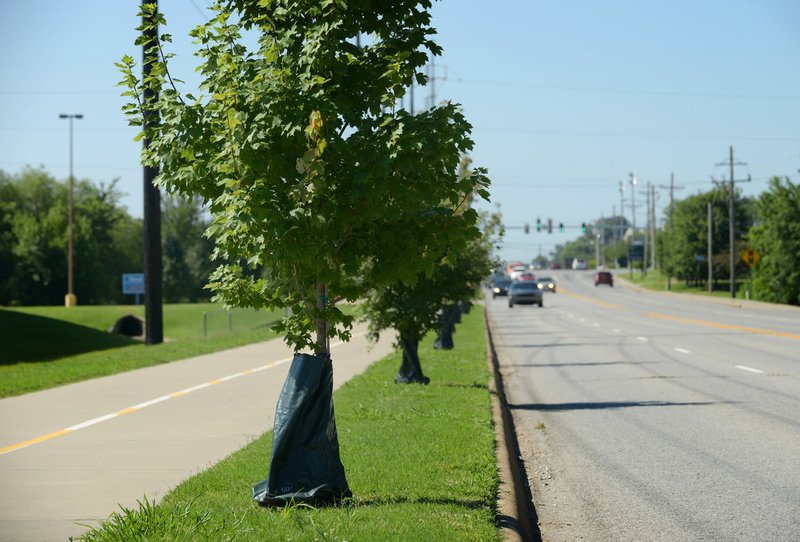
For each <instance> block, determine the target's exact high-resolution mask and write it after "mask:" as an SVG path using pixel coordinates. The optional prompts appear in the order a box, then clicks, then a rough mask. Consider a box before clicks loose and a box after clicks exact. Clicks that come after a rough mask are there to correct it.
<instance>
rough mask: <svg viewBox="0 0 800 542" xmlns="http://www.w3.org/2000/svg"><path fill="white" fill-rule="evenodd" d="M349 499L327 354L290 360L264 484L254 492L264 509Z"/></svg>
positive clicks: (277, 410) (296, 356)
mask: <svg viewBox="0 0 800 542" xmlns="http://www.w3.org/2000/svg"><path fill="white" fill-rule="evenodd" d="M348 497H352V493H351V492H350V488H349V487H348V485H347V480H346V478H345V473H344V465H342V461H341V459H340V457H339V437H338V434H337V432H336V420H335V418H334V414H333V365H332V363H331V358H330V355H329V354H316V355H312V354H295V356H294V359H293V360H292V365H291V367H290V369H289V374H288V375H287V377H286V382H285V383H284V384H283V389H282V390H281V394H280V397H279V398H278V405H277V407H276V409H275V428H274V430H273V435H272V455H271V457H270V464H269V474H268V475H267V479H266V480H264V481H263V482H260V483H258V484H256V485H255V486H254V487H253V499H254V500H256V501H258V502H259V503H261V504H263V505H268V506H283V505H285V504H287V503H291V502H306V503H311V504H333V503H337V502H338V501H340V500H342V499H344V498H348Z"/></svg>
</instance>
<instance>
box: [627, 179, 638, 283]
mask: <svg viewBox="0 0 800 542" xmlns="http://www.w3.org/2000/svg"><path fill="white" fill-rule="evenodd" d="M630 178H631V218H632V219H633V221H632V225H631V227H632V228H633V233H632V234H631V244H630V246H633V245H635V244H636V184H637V183H638V181H637V180H636V175H634V174H633V172H631V174H630ZM628 273H630V274H631V275H633V259H632V258H631V257H630V249H629V250H628Z"/></svg>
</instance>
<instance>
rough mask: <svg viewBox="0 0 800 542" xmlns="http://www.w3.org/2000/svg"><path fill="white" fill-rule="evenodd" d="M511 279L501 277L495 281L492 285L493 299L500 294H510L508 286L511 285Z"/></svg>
mask: <svg viewBox="0 0 800 542" xmlns="http://www.w3.org/2000/svg"><path fill="white" fill-rule="evenodd" d="M511 282H512V281H511V279H509V278H499V279H497V280H495V281H494V285H493V286H492V299H494V298H495V297H497V296H499V295H508V288H509V287H510V286H511Z"/></svg>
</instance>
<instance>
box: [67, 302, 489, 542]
mask: <svg viewBox="0 0 800 542" xmlns="http://www.w3.org/2000/svg"><path fill="white" fill-rule="evenodd" d="M457 330H458V331H457V333H456V335H455V338H456V347H455V349H453V350H448V351H444V350H434V349H433V348H432V343H433V338H434V337H433V336H432V335H428V336H427V337H426V338H425V339H424V340H423V342H422V343H421V345H420V349H419V354H420V357H421V358H422V359H423V362H424V363H425V372H426V374H427V375H428V376H429V377H430V378H431V382H430V385H428V386H422V385H416V384H405V385H402V384H394V378H395V375H396V374H397V368H398V367H399V366H400V363H401V354H400V353H399V352H397V353H395V354H392V355H390V356H387V357H386V358H384V359H383V360H382V361H380V362H378V363H376V364H374V365H372V366H371V367H370V368H369V369H368V370H367V372H366V373H364V374H363V375H361V376H358V377H356V378H354V379H353V380H351V381H349V382H348V383H346V384H345V385H344V386H342V388H341V389H339V390H338V391H337V392H336V394H335V403H336V417H337V425H338V431H339V439H340V442H341V450H342V461H343V462H344V465H345V468H346V469H347V477H348V480H349V483H350V486H351V488H352V490H353V494H354V497H353V499H352V500H349V501H346V502H345V503H344V504H343V505H341V506H336V507H325V508H314V507H311V506H306V505H303V506H299V505H295V506H291V505H290V506H287V507H285V508H263V507H259V506H258V505H257V504H256V503H255V502H253V500H252V498H251V493H250V488H251V486H252V484H253V483H255V482H256V481H258V480H260V479H262V478H263V477H264V475H265V474H266V472H267V467H268V460H269V456H270V448H271V438H272V436H271V433H267V434H265V435H263V436H262V437H260V438H259V439H257V440H255V441H254V442H253V443H251V444H250V445H248V446H247V447H245V448H243V449H242V450H240V451H238V452H236V453H234V454H232V455H231V456H229V457H228V458H227V459H225V460H223V461H222V462H220V463H219V464H217V465H215V466H214V467H212V468H210V469H209V470H207V471H206V472H203V473H200V474H198V475H196V476H194V477H192V478H190V479H189V480H186V481H185V482H183V483H182V484H180V485H179V486H178V487H177V488H175V489H174V490H173V491H172V492H170V493H169V494H167V495H166V496H165V497H164V499H163V500H162V501H161V502H160V503H157V504H154V503H153V502H151V501H146V500H145V501H142V503H141V506H140V507H139V509H136V510H129V509H122V510H121V511H120V512H118V513H115V514H113V515H112V516H111V517H109V518H108V520H107V521H105V522H104V523H103V525H102V526H101V527H100V528H98V529H94V530H91V531H89V532H88V533H86V534H85V535H84V537H83V538H82V540H85V541H91V542H94V541H123V540H124V541H128V540H234V539H235V540H350V541H359V540H370V541H371V540H403V541H414V540H419V541H426V542H427V541H431V540H458V541H461V540H482V541H491V540H499V538H500V537H499V534H498V530H497V527H496V525H495V521H494V518H495V499H496V497H495V496H496V490H497V473H496V466H495V450H494V430H493V426H492V419H491V409H490V395H489V390H488V387H487V383H488V381H489V370H488V366H487V364H486V345H485V338H484V332H483V319H482V314H481V311H478V310H473V311H471V312H470V313H469V314H467V315H464V316H463V317H462V323H461V324H459V325H458V327H457Z"/></svg>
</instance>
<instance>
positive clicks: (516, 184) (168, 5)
mask: <svg viewBox="0 0 800 542" xmlns="http://www.w3.org/2000/svg"><path fill="white" fill-rule="evenodd" d="M209 3H210V0H161V2H160V8H161V10H162V12H164V14H165V15H166V17H167V20H168V22H169V27H168V29H167V31H168V32H170V33H171V34H173V36H174V38H175V41H176V45H175V48H174V51H175V52H176V53H177V55H178V57H179V60H180V61H181V62H178V63H176V64H175V68H174V69H175V71H176V72H178V76H179V77H182V78H184V79H186V80H187V81H190V82H191V81H192V80H193V79H194V76H193V73H192V69H193V65H194V60H193V57H192V56H191V53H192V51H193V49H192V46H191V42H190V39H189V38H188V37H186V35H187V32H188V31H189V29H191V28H192V27H194V26H195V25H196V24H198V23H200V22H202V21H203V18H204V9H205V7H206V6H208V4H209ZM137 8H138V2H135V1H130V0H128V1H124V2H123V1H120V0H113V1H111V0H75V1H73V2H63V1H56V0H25V1H13V2H12V1H3V2H2V3H0V51H2V53H1V54H0V74H2V75H1V77H0V112H1V113H2V117H1V118H0V169H3V170H5V171H7V172H11V173H14V172H18V171H20V170H21V169H22V168H23V167H24V166H26V165H31V166H40V165H41V166H43V167H44V168H45V169H46V170H47V171H49V172H50V173H52V174H53V175H54V176H56V177H57V178H61V179H64V178H66V177H67V175H68V164H69V135H68V121H65V120H60V119H59V118H58V115H59V114H60V113H82V114H83V115H84V119H83V120H79V121H76V122H75V133H74V137H75V149H74V169H75V175H76V176H77V177H80V178H90V179H92V180H94V181H96V182H99V181H103V182H106V183H107V182H109V181H111V180H112V179H114V178H117V177H119V178H120V182H119V187H120V188H121V190H122V191H124V192H125V193H126V194H127V196H126V197H125V199H124V200H123V203H124V204H125V205H126V206H127V207H128V209H129V211H130V212H131V214H133V215H134V216H141V215H142V174H141V168H140V167H139V166H138V154H139V144H137V143H134V142H133V141H132V139H133V136H134V135H135V130H134V129H132V128H128V127H127V126H126V123H125V120H124V118H123V116H122V114H121V112H120V107H121V106H122V103H123V100H122V98H120V97H119V89H118V88H117V87H116V86H115V85H116V82H117V81H118V80H119V75H118V73H117V71H116V68H115V67H114V65H113V64H114V62H115V61H118V60H119V58H120V57H121V56H122V55H123V54H126V53H127V54H131V55H132V56H134V57H137V58H138V57H139V56H140V52H139V50H138V49H137V48H135V47H134V46H133V40H134V39H135V31H134V28H135V26H136V25H137V24H138V21H137V18H136V12H137ZM433 16H434V25H435V26H436V28H437V29H438V31H439V36H438V41H439V43H440V44H441V45H442V46H443V47H444V55H443V56H442V57H441V58H438V59H437V61H436V62H437V72H436V73H437V75H438V77H439V78H441V79H438V80H437V81H436V98H437V100H442V99H450V100H452V101H454V102H458V103H461V104H462V105H463V107H464V110H465V113H466V115H467V117H468V119H469V120H470V121H471V122H472V124H473V126H474V131H473V136H474V139H475V142H476V148H475V152H474V153H473V158H474V160H475V163H476V164H477V165H481V166H485V167H487V168H488V169H489V174H490V177H491V178H492V181H493V187H492V194H493V201H494V202H496V203H499V204H500V205H501V212H502V213H503V217H504V222H505V223H506V224H507V225H508V226H512V227H513V226H517V227H521V226H522V225H523V224H524V223H526V222H527V223H530V224H531V225H533V224H534V223H535V221H536V218H537V217H539V218H541V219H542V220H544V221H546V220H547V218H548V217H549V218H552V219H553V220H554V222H555V223H556V224H558V223H559V222H564V223H565V224H566V225H567V226H577V225H579V224H580V223H581V222H591V221H593V220H595V219H597V218H599V217H600V216H610V215H612V212H614V211H616V212H617V213H619V205H620V192H619V182H620V180H625V181H626V188H627V190H626V192H625V198H626V210H625V215H626V216H627V217H629V218H630V213H631V211H630V208H629V207H627V206H628V204H629V201H630V199H629V198H630V192H631V191H630V184H629V183H628V182H627V181H628V175H629V173H630V172H635V173H636V175H637V177H638V179H639V181H640V185H639V186H640V189H639V190H637V196H636V201H637V203H640V202H643V201H644V190H642V189H641V187H642V186H643V185H644V184H645V183H646V182H647V181H651V182H653V183H654V184H656V185H659V186H663V185H667V184H669V179H670V174H671V173H674V175H675V183H676V185H680V186H683V187H684V188H683V189H682V190H679V191H677V192H676V197H678V198H682V197H686V196H687V195H690V194H694V193H697V192H699V191H704V190H707V189H708V188H710V187H711V177H712V176H714V177H715V178H717V179H721V178H723V177H727V175H728V170H727V168H724V167H718V166H716V165H715V164H717V163H719V162H722V161H725V160H727V158H728V147H729V146H730V145H732V146H733V147H734V150H735V157H736V159H737V160H739V161H742V162H746V163H747V165H746V166H740V167H738V168H737V170H736V177H737V178H746V177H747V176H748V175H751V176H752V179H753V180H752V182H751V183H749V184H743V185H741V186H742V188H743V190H744V191H745V193H746V194H758V193H760V192H761V191H763V190H764V189H765V187H766V184H767V180H768V179H769V178H770V177H771V176H773V175H781V176H789V177H790V178H791V179H792V180H793V181H795V182H800V178H799V177H800V176H798V170H799V169H800V2H798V1H797V0H751V1H741V0H739V1H737V0H733V1H730V0H727V1H721V0H703V1H697V0H669V1H666V0H647V1H646V0H639V1H633V0H608V1H604V2H598V1H589V0H582V1H571V2H542V1H538V0H535V1H534V0H515V1H509V0H505V1H503V0H496V1H494V2H486V1H485V0H482V1H478V0H442V1H439V2H435V3H434V8H433ZM427 94H428V90H427V89H417V91H416V93H415V98H416V99H415V104H416V106H417V107H420V105H421V104H423V103H424V101H425V98H426V96H427ZM658 194H659V199H658V208H659V209H662V208H663V207H664V205H665V204H666V203H667V201H668V193H667V191H665V190H659V193H658ZM645 216H646V214H645V210H644V207H643V206H642V207H640V208H639V210H638V214H637V223H638V224H642V223H643V222H644V219H645ZM660 217H661V213H660V211H659V218H660ZM577 235H578V230H577V229H571V230H570V229H568V230H567V232H566V233H565V234H563V235H559V234H557V233H554V234H552V235H548V234H546V233H540V234H536V233H535V232H534V230H533V229H532V233H531V234H529V235H527V236H526V235H525V234H523V233H522V231H521V230H514V229H511V230H510V231H509V232H508V235H507V238H506V243H505V247H504V249H503V251H502V256H503V257H505V258H507V259H522V260H525V261H530V259H531V258H533V257H534V256H536V254H537V253H538V252H539V250H540V247H541V251H542V252H543V253H544V254H547V253H549V252H550V251H551V250H552V249H553V247H554V246H555V244H556V243H564V242H565V241H568V240H571V239H574V238H575V237H576V236H577Z"/></svg>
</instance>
